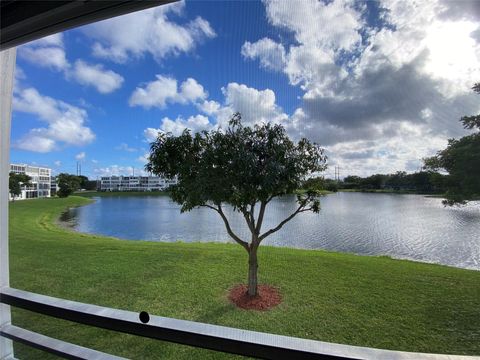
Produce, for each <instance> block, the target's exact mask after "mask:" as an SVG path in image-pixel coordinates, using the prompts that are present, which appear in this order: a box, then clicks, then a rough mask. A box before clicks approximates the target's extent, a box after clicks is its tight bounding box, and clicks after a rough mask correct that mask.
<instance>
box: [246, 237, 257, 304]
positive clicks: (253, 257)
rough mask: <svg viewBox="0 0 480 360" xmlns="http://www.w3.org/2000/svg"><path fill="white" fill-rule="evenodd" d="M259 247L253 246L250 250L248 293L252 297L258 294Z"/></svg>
mask: <svg viewBox="0 0 480 360" xmlns="http://www.w3.org/2000/svg"><path fill="white" fill-rule="evenodd" d="M257 249H258V248H257V247H256V246H252V247H251V248H250V251H249V252H248V295H249V296H252V297H253V296H256V295H257V270H258V260H257Z"/></svg>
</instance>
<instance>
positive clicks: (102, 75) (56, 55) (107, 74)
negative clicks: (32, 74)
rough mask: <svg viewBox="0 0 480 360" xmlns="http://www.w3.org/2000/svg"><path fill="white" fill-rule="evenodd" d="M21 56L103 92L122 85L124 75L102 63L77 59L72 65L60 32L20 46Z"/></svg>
mask: <svg viewBox="0 0 480 360" xmlns="http://www.w3.org/2000/svg"><path fill="white" fill-rule="evenodd" d="M18 53H19V56H20V57H21V58H22V59H24V60H26V61H28V62H30V63H32V64H34V65H37V66H41V67H46V68H50V69H53V70H56V71H60V72H62V73H63V74H64V76H65V77H66V78H67V79H69V80H74V81H76V82H77V83H79V84H81V85H85V86H92V87H94V88H95V89H96V90H97V91H98V92H99V93H101V94H108V93H111V92H113V91H115V90H117V89H119V88H120V87H121V86H122V83H123V81H124V79H123V77H122V76H121V75H119V74H117V73H116V72H114V71H112V70H108V69H105V67H104V66H103V65H101V64H88V63H86V62H85V61H83V60H80V59H79V60H77V61H75V63H74V64H73V65H72V64H70V62H69V61H68V60H67V57H66V54H65V48H64V41H63V34H62V33H58V34H54V35H50V36H47V37H45V38H42V39H39V40H36V41H33V42H31V43H28V44H27V45H23V46H21V47H20V48H19V51H18Z"/></svg>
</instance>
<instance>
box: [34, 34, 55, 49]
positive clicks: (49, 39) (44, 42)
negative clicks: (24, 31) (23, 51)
mask: <svg viewBox="0 0 480 360" xmlns="http://www.w3.org/2000/svg"><path fill="white" fill-rule="evenodd" d="M28 44H29V45H32V46H59V47H63V34H62V33H56V34H53V35H49V36H45V37H43V38H41V39H38V40H35V41H32V42H30V43H28Z"/></svg>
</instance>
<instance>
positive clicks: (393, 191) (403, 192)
mask: <svg viewBox="0 0 480 360" xmlns="http://www.w3.org/2000/svg"><path fill="white" fill-rule="evenodd" d="M338 191H342V192H365V193H380V194H414V195H430V196H437V197H443V196H444V194H436V193H424V192H419V191H414V190H393V189H338Z"/></svg>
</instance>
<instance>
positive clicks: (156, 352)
mask: <svg viewBox="0 0 480 360" xmlns="http://www.w3.org/2000/svg"><path fill="white" fill-rule="evenodd" d="M91 201H92V200H91V199H86V198H83V197H77V196H73V197H69V198H65V199H56V198H55V199H54V198H52V199H38V200H25V201H18V202H14V203H11V204H10V271H11V273H10V277H11V286H12V287H15V288H18V289H24V290H27V291H32V292H36V293H41V294H45V295H50V296H56V297H60V298H64V299H69V300H75V301H80V302H86V303H92V304H97V305H102V306H109V307H113V308H118V309H125V310H131V311H147V312H149V313H150V314H156V315H161V316H167V317H175V318H179V319H186V320H192V321H199V322H206V323H211V324H218V325H224V326H231V327H237V328H243V329H250V330H256V331H262V332H270V333H275V334H282V335H288V336H295V337H302V338H309V339H316V340H321V341H328V342H336V343H345V344H351V345H359V346H368V347H375V348H383V349H392V350H402V351H415V352H430V353H449V354H467V355H479V354H480V332H479V329H480V272H479V271H473V270H463V269H457V268H452V267H446V266H440V265H432V264H424V263H419V262H412V261H404V260H393V259H390V258H387V257H367V256H356V255H352V254H343V253H333V252H326V251H309V250H298V249H288V248H275V247H268V246H264V247H262V248H260V249H259V265H260V272H259V276H260V277H259V282H260V284H268V285H271V286H274V287H275V288H277V289H279V291H280V293H281V295H282V303H281V304H279V305H278V306H276V307H274V308H272V309H271V310H269V311H252V310H243V309H239V308H237V307H236V306H234V305H233V304H232V303H231V302H230V301H229V299H228V293H229V290H230V289H231V288H232V287H234V286H235V285H237V284H239V283H245V281H246V279H244V275H245V274H246V269H247V257H246V254H245V251H244V250H243V249H241V248H240V247H239V246H238V245H235V244H218V243H193V244H192V243H189V244H185V243H155V242H145V241H125V240H118V239H115V238H108V237H103V236H95V235H87V234H82V233H77V232H73V231H70V230H68V229H63V228H61V227H58V226H57V225H56V224H55V223H56V221H57V219H58V217H59V216H60V214H61V213H62V212H63V211H64V210H65V209H66V208H69V207H74V206H82V205H86V204H88V203H90V202H91ZM12 312H13V323H14V324H16V325H18V326H21V327H24V328H27V329H30V330H33V331H36V332H39V333H42V334H45V335H47V336H51V337H54V338H58V339H62V340H65V341H69V342H72V343H75V344H79V345H82V346H87V347H91V348H94V349H97V350H101V351H105V352H108V353H113V354H116V355H119V356H124V357H127V358H148V359H168V358H170V359H192V358H206V359H217V358H218V359H224V358H230V357H232V356H231V355H227V354H221V353H216V352H212V351H208V350H203V349H196V348H192V347H188V346H182V345H176V344H170V343H166V342H161V341H155V340H150V339H144V338H140V337H135V336H130V335H125V334H120V333H116V332H111V331H106V330H100V329H96V328H93V327H89V326H84V325H80V324H75V323H71V322H68V321H62V320H58V319H54V318H50V317H46V316H41V315H38V314H34V313H31V312H28V311H24V310H21V309H16V308H13V309H12ZM15 351H16V356H17V357H18V358H29V359H33V358H42V359H44V358H49V357H48V355H46V354H45V353H42V352H40V351H38V350H35V349H31V348H28V347H25V346H23V345H20V344H15Z"/></svg>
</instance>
